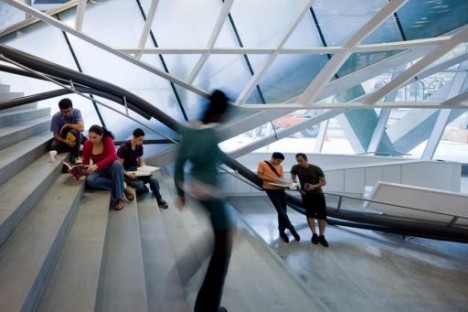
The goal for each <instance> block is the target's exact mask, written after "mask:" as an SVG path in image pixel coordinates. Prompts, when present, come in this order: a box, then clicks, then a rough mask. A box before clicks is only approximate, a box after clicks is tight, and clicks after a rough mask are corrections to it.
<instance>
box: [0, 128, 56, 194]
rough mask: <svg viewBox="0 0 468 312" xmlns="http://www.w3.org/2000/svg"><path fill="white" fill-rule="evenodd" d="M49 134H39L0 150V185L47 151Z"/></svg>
mask: <svg viewBox="0 0 468 312" xmlns="http://www.w3.org/2000/svg"><path fill="white" fill-rule="evenodd" d="M50 138H51V136H50V132H41V133H39V134H38V135H35V136H32V137H30V138H28V139H26V140H23V141H21V142H19V143H17V144H14V145H11V146H9V147H7V148H5V149H3V150H0V185H2V184H3V183H5V182H7V181H9V180H10V179H11V178H12V177H14V176H16V175H17V174H18V172H20V171H21V170H22V169H24V168H26V167H27V166H28V165H30V164H31V163H33V162H34V161H36V160H37V159H39V158H40V157H42V156H43V155H44V154H45V153H46V151H47V144H48V141H49V139H50Z"/></svg>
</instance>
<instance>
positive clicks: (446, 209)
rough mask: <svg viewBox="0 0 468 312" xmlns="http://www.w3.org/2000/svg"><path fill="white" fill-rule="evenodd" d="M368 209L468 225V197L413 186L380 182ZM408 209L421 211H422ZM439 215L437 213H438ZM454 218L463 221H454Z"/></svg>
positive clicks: (367, 205) (370, 195)
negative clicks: (456, 217)
mask: <svg viewBox="0 0 468 312" xmlns="http://www.w3.org/2000/svg"><path fill="white" fill-rule="evenodd" d="M369 199H371V200H375V201H378V202H383V203H388V204H393V205H397V206H402V207H397V206H391V205H385V204H379V203H375V202H366V204H365V207H366V208H369V209H372V210H374V211H378V212H382V213H384V214H388V215H394V216H402V217H405V218H417V219H424V220H431V221H440V222H444V223H449V222H452V221H454V224H455V225H464V226H466V225H468V195H465V194H460V193H454V192H448V191H441V190H438V189H432V188H425V187H417V186H412V185H404V184H395V183H385V182H379V183H378V184H377V185H376V186H375V187H374V188H373V190H372V191H371V193H370V194H369ZM404 207H411V208H417V209H418V210H414V209H408V208H404ZM434 212H437V213H434ZM454 216H458V217H459V218H458V219H456V220H454Z"/></svg>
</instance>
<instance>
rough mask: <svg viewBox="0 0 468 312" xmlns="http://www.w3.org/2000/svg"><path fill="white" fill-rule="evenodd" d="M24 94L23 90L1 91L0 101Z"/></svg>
mask: <svg viewBox="0 0 468 312" xmlns="http://www.w3.org/2000/svg"><path fill="white" fill-rule="evenodd" d="M22 96H24V93H23V92H10V91H0V103H1V102H6V101H9V100H13V99H16V98H19V97H22Z"/></svg>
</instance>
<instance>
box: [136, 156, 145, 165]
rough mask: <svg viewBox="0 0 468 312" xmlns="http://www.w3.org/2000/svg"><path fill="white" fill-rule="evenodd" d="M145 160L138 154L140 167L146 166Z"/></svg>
mask: <svg viewBox="0 0 468 312" xmlns="http://www.w3.org/2000/svg"><path fill="white" fill-rule="evenodd" d="M145 165H146V164H145V160H144V159H143V156H138V167H143V166H145Z"/></svg>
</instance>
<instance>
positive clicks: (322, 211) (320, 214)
mask: <svg viewBox="0 0 468 312" xmlns="http://www.w3.org/2000/svg"><path fill="white" fill-rule="evenodd" d="M296 161H297V165H294V166H293V167H292V169H291V179H292V180H293V182H295V183H296V177H298V178H299V182H300V184H301V185H300V188H299V192H300V193H301V195H302V202H303V204H304V208H305V209H306V215H307V223H308V224H309V227H310V230H311V231H312V239H311V241H312V243H313V244H318V243H320V244H322V245H323V246H325V247H328V242H327V240H326V239H325V228H326V226H327V205H326V203H325V196H324V195H323V191H322V186H325V185H326V184H327V181H326V180H325V175H324V174H323V171H322V169H321V168H320V167H318V166H314V165H311V164H309V163H308V162H307V156H306V155H305V154H304V153H298V154H296ZM315 219H317V223H318V228H319V236H318V235H317V233H316V231H315Z"/></svg>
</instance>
